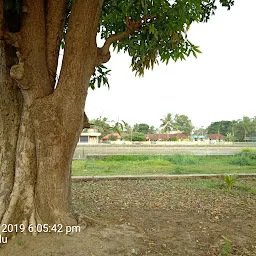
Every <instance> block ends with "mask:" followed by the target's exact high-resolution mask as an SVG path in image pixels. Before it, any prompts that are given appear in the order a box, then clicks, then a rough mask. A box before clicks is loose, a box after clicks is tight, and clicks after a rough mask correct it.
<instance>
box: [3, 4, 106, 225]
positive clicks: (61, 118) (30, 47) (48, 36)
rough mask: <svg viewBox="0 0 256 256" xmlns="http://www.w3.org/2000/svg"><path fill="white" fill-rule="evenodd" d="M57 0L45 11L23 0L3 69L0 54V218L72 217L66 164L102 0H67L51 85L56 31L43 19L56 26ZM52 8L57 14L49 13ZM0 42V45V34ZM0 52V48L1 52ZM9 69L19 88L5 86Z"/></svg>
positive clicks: (68, 220)
mask: <svg viewBox="0 0 256 256" xmlns="http://www.w3.org/2000/svg"><path fill="white" fill-rule="evenodd" d="M65 3H66V1H65V0H59V1H56V3H55V1H53V0H49V1H48V3H47V4H48V5H47V6H48V8H52V9H51V10H50V11H49V10H48V11H47V12H45V11H44V8H45V3H44V1H43V0H40V1H36V2H34V1H29V0H27V1H24V4H25V5H26V8H27V14H26V17H25V18H24V19H23V25H22V29H21V31H20V34H21V38H22V39H21V40H18V41H17V42H15V45H16V46H17V45H18V47H17V57H18V60H19V62H18V64H17V65H14V66H12V68H11V72H10V70H8V67H7V65H5V63H4V61H3V59H2V58H1V74H0V75H1V79H2V81H1V87H0V89H1V90H2V91H3V94H1V100H0V111H1V115H0V117H1V119H0V121H1V123H0V143H1V150H0V167H1V172H0V174H1V176H0V182H1V186H0V200H1V201H0V221H1V223H2V224H3V223H14V224H16V223H17V224H18V223H23V224H25V225H29V224H33V225H36V224H37V223H43V224H44V223H46V224H49V225H52V224H57V223H61V224H63V225H75V224H76V223H77V221H76V219H75V218H74V216H73V213H72V209H71V164H72V157H73V153H74V150H75V147H76V144H77V141H78V139H79V135H80V133H81V130H82V126H83V118H84V105H85V99H86V95H87V89H88V84H89V80H90V77H91V75H92V73H93V71H94V67H95V63H96V58H97V46H96V33H97V26H98V21H99V16H100V10H101V5H102V1H101V0H98V1H95V0H85V1H74V2H73V7H72V13H71V17H70V21H69V31H68V34H67V38H66V48H65V55H64V60H63V65H62V70H61V75H60V79H59V81H58V85H57V88H56V90H54V84H55V79H54V77H53V72H52V69H53V68H54V69H55V68H56V67H57V63H56V62H57V58H56V56H57V54H58V47H59V43H60V40H59V39H60V37H59V32H58V33H56V34H55V37H54V33H52V32H51V33H49V31H48V30H49V29H50V25H51V26H52V27H53V30H54V28H56V27H58V28H60V30H61V28H62V26H63V13H64V12H63V10H62V11H58V10H59V9H58V8H60V5H61V4H63V6H64V5H65ZM55 8H56V10H55V11H54V9H55ZM45 13H47V14H48V16H47V17H45ZM56 13H57V15H59V18H60V19H59V20H58V19H53V18H51V17H49V15H55V14H56ZM48 22H51V24H50V25H49V24H48ZM56 31H59V29H56ZM78 31H79V32H78ZM18 38H19V37H18ZM2 44H3V47H2V48H3V49H4V47H5V42H3V43H2ZM56 49H57V50H56ZM2 52H3V53H2ZM5 52H6V51H1V57H2V55H4V53H5ZM7 55H8V54H7ZM52 55H53V56H52ZM8 56H9V55H8ZM9 69H10V68H9ZM9 74H10V75H9ZM10 76H11V77H12V78H14V79H15V80H17V81H18V83H17V84H18V85H19V89H18V88H17V87H14V86H12V85H13V84H15V82H14V81H13V80H11V77H10ZM3 79H4V80H3ZM7 84H8V86H7ZM20 94H21V95H22V111H20V106H21V98H20ZM7 112H8V113H10V114H9V115H7V114H6V113H7ZM10 127H12V128H11V129H10ZM10 145H11V146H10Z"/></svg>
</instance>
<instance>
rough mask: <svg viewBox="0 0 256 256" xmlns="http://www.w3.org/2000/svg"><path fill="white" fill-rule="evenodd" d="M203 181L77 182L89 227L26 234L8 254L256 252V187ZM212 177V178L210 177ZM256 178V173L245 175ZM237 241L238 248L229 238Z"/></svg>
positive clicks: (77, 201)
mask: <svg viewBox="0 0 256 256" xmlns="http://www.w3.org/2000/svg"><path fill="white" fill-rule="evenodd" d="M197 182H200V181H195V180H193V181H181V180H147V181H146V180H139V181H136V180H128V181H99V182H84V183H74V184H73V196H74V208H75V210H76V211H77V212H79V213H80V214H81V215H83V216H85V215H86V216H89V217H91V218H93V219H95V220H96V222H95V221H89V224H90V223H91V224H90V225H89V227H87V228H86V229H83V230H82V231H81V232H80V233H75V234H73V235H70V236H62V235H43V234H40V235H38V237H36V238H34V237H31V236H26V237H24V236H18V237H16V238H15V239H13V240H10V241H9V242H8V244H7V246H5V247H4V248H1V249H0V255H1V256H16V255H17V256H30V255H31V256H32V255H33V256H34V255H35V256H43V255H44V256H45V255H46V256H47V255H52V256H60V255H64V256H68V255H83V256H84V255H85V256H87V255H88V256H93V255H94V256H104V255H106V256H107V255H109V256H112V255H114V256H115V255H118V256H123V255H124V256H125V255H140V256H142V255H168V256H172V255H180V256H190V255H191V256H192V255H194V256H201V255H202V256H214V255H216V256H217V255H230V256H231V255H232V256H234V255H236V256H241V255H245V256H255V255H256V195H255V194H252V193H250V192H247V191H246V190H243V191H238V190H234V192H232V193H228V192H227V191H226V190H225V189H224V188H222V187H221V185H220V189H217V190H216V189H214V190H210V189H199V188H197V187H198V186H196V183H197ZM209 182H210V181H209ZM244 183H245V185H246V184H248V183H250V184H251V185H253V186H256V181H255V179H251V180H248V181H244ZM229 240H230V241H232V242H231V246H232V248H231V251H230V254H221V253H223V250H224V248H226V250H228V243H229V242H228V241H229Z"/></svg>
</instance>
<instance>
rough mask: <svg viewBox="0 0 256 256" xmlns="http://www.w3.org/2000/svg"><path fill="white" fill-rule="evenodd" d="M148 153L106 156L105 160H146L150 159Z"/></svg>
mask: <svg viewBox="0 0 256 256" xmlns="http://www.w3.org/2000/svg"><path fill="white" fill-rule="evenodd" d="M151 158H152V156H149V155H138V156H136V155H122V156H108V157H106V158H105V161H146V160H149V159H151Z"/></svg>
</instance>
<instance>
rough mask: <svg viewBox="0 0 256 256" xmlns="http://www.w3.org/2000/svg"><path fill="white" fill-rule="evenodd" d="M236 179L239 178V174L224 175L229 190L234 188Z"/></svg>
mask: <svg viewBox="0 0 256 256" xmlns="http://www.w3.org/2000/svg"><path fill="white" fill-rule="evenodd" d="M236 179H237V174H225V175H224V181H225V183H226V185H227V189H228V190H231V189H232V188H233V186H234V183H235V181H236Z"/></svg>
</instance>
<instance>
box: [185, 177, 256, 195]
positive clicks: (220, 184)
mask: <svg viewBox="0 0 256 256" xmlns="http://www.w3.org/2000/svg"><path fill="white" fill-rule="evenodd" d="M182 185H183V186H187V187H191V188H195V189H200V190H221V191H222V192H223V193H227V194H234V195H236V194H244V193H246V194H254V195H256V179H237V180H236V182H235V183H234V187H233V189H232V190H228V189H227V185H226V184H225V181H224V179H198V180H183V181H182Z"/></svg>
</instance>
